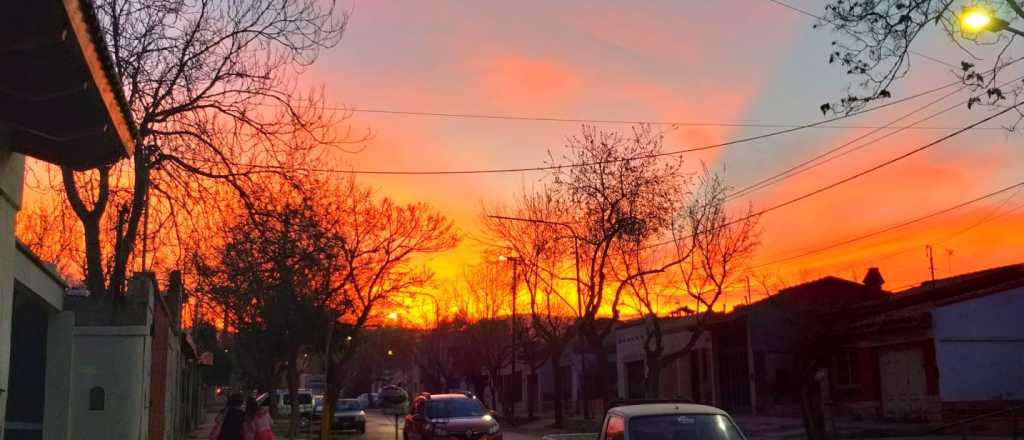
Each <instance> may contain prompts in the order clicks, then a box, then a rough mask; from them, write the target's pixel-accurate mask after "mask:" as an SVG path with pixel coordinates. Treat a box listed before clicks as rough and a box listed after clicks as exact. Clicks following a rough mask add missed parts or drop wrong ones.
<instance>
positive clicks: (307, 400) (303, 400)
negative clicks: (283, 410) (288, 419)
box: [281, 394, 313, 405]
mask: <svg viewBox="0 0 1024 440" xmlns="http://www.w3.org/2000/svg"><path fill="white" fill-rule="evenodd" d="M281 401H282V402H284V404H285V405H291V404H292V396H291V395H289V394H285V395H284V396H283V398H282V400H281ZM311 403H313V395H312V394H299V405H309V404H311Z"/></svg>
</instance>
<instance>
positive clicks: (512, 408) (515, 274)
mask: <svg viewBox="0 0 1024 440" xmlns="http://www.w3.org/2000/svg"><path fill="white" fill-rule="evenodd" d="M518 282H519V258H518V257H515V258H513V259H512V380H513V381H514V382H515V386H514V387H512V389H511V390H509V391H508V392H509V393H510V394H511V392H518V393H520V394H521V393H522V383H520V381H519V376H517V375H516V351H517V350H518V349H519V346H518V345H516V344H517V342H516V341H517V339H516V335H517V332H516V324H518V323H517V321H516V290H518V288H519V285H518ZM509 416H510V417H509V421H510V422H511V423H512V426H515V424H516V398H515V397H514V396H512V395H509Z"/></svg>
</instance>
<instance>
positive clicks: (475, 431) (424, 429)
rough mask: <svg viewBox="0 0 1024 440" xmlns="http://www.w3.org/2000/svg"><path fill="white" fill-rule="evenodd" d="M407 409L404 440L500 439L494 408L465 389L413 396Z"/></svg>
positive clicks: (403, 432)
mask: <svg viewBox="0 0 1024 440" xmlns="http://www.w3.org/2000/svg"><path fill="white" fill-rule="evenodd" d="M410 412H411V414H409V415H407V416H405V427H404V428H403V429H402V437H403V438H404V439H405V440H435V439H448V438H450V437H456V438H460V439H467V440H501V426H500V425H498V421H497V420H494V412H493V411H488V410H487V408H484V405H483V403H482V402H480V400H479V399H477V398H476V397H474V396H473V395H472V394H469V393H466V394H433V395H432V394H429V393H423V394H420V395H419V396H416V398H415V399H413V401H412V406H411V408H410Z"/></svg>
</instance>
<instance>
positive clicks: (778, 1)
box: [768, 0, 960, 69]
mask: <svg viewBox="0 0 1024 440" xmlns="http://www.w3.org/2000/svg"><path fill="white" fill-rule="evenodd" d="M768 1H770V2H772V3H775V4H777V5H779V6H782V7H783V8H786V9H789V10H790V11H793V12H796V13H798V14H803V15H806V16H808V17H811V18H813V19H815V20H819V21H825V18H824V17H822V16H820V15H818V14H815V13H813V12H811V11H808V10H806V9H801V8H798V7H796V6H793V5H791V4H789V3H786V2H784V1H782V0H768ZM907 52H908V53H912V54H914V55H917V56H919V57H921V58H924V59H926V60H928V61H932V62H935V63H938V64H942V65H943V66H946V67H949V68H951V69H959V68H960V67H959V66H954V65H952V64H950V63H947V62H945V61H942V60H940V59H938V58H935V57H933V56H930V55H926V54H923V53H921V52H918V51H916V50H914V49H907Z"/></svg>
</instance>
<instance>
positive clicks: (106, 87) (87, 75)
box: [0, 0, 136, 169]
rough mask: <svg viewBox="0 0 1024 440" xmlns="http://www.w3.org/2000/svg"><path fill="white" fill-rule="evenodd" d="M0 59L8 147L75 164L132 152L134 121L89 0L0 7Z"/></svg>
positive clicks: (0, 119) (38, 0) (0, 113)
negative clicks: (1, 9) (9, 142)
mask: <svg viewBox="0 0 1024 440" xmlns="http://www.w3.org/2000/svg"><path fill="white" fill-rule="evenodd" d="M0 60H2V63H0V65H2V68H0V125H3V126H7V127H8V128H10V129H11V143H12V149H13V150H14V151H16V152H19V153H24V154H25V155H28V156H31V157H35V158H38V159H41V160H44V161H47V162H50V163H54V164H58V165H64V166H69V167H72V168H75V169H88V168H93V167H96V166H100V165H105V164H109V163H113V162H116V161H117V160H119V159H121V158H123V157H125V156H127V155H129V154H130V153H131V151H132V148H133V145H134V140H135V138H136V131H135V126H134V123H133V122H132V120H131V117H130V113H129V112H128V109H127V104H126V103H125V100H124V96H123V91H122V89H121V86H120V85H119V82H118V80H117V76H116V75H114V74H113V70H112V67H111V61H110V57H109V53H108V52H107V49H106V45H105V44H104V42H103V37H102V33H101V30H100V28H99V24H98V22H97V19H96V16H95V13H94V11H93V10H92V6H91V4H90V3H89V1H88V0H16V1H14V2H11V3H9V4H6V5H4V10H3V13H0Z"/></svg>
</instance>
